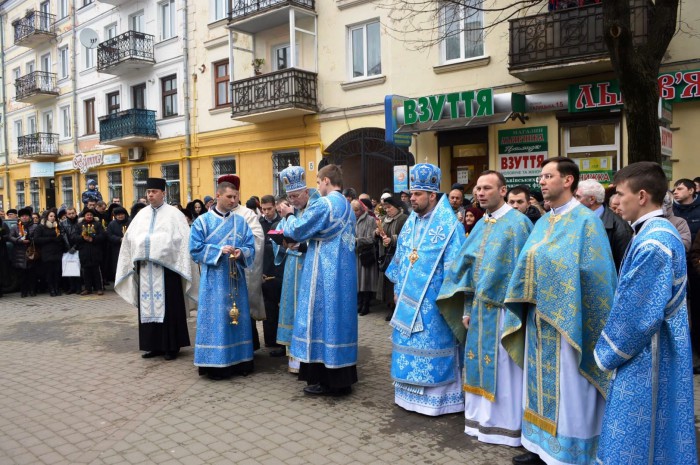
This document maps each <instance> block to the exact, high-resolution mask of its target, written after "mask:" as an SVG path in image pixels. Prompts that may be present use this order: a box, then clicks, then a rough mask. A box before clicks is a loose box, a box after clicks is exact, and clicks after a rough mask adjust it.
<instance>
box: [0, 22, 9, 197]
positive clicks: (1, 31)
mask: <svg viewBox="0 0 700 465" xmlns="http://www.w3.org/2000/svg"><path fill="white" fill-rule="evenodd" d="M5 19H7V16H0V55H1V56H2V58H0V61H1V62H2V76H3V79H4V80H5V81H4V82H3V83H2V119H3V121H2V135H3V140H4V141H5V147H3V151H4V152H5V193H6V194H7V203H6V205H3V207H4V208H5V210H7V208H8V207H9V206H10V198H11V193H10V149H9V146H10V145H9V141H8V140H7V104H6V103H5V102H6V100H7V98H6V97H7V95H6V93H7V69H6V68H5Z"/></svg>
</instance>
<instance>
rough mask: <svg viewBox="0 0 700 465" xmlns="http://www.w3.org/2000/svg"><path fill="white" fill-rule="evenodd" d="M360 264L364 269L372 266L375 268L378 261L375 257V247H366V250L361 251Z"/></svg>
mask: <svg viewBox="0 0 700 465" xmlns="http://www.w3.org/2000/svg"><path fill="white" fill-rule="evenodd" d="M359 256H360V263H361V264H362V266H363V267H365V268H368V267H370V266H373V265H374V264H375V263H377V262H376V259H375V257H374V247H372V246H370V247H365V248H364V249H360V253H359Z"/></svg>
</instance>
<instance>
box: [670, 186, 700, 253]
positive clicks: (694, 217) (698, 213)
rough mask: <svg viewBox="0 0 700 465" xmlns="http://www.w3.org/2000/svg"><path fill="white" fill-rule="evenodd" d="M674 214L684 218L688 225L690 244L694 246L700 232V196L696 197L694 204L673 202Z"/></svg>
mask: <svg viewBox="0 0 700 465" xmlns="http://www.w3.org/2000/svg"><path fill="white" fill-rule="evenodd" d="M673 214H674V215H676V216H678V217H681V218H683V219H684V220H685V221H686V222H687V223H688V227H689V228H690V242H691V244H692V243H693V242H694V241H695V236H696V235H697V234H698V231H700V195H696V196H695V200H694V201H693V203H691V204H689V205H681V204H680V203H676V202H673Z"/></svg>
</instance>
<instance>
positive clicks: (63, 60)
mask: <svg viewBox="0 0 700 465" xmlns="http://www.w3.org/2000/svg"><path fill="white" fill-rule="evenodd" d="M69 66H70V56H69V55H68V46H67V45H66V46H65V47H61V48H59V49H58V78H59V79H65V78H67V77H68V68H69Z"/></svg>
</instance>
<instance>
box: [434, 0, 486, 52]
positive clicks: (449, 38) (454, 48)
mask: <svg viewBox="0 0 700 465" xmlns="http://www.w3.org/2000/svg"><path fill="white" fill-rule="evenodd" d="M482 3H483V0H464V1H463V2H454V3H453V2H450V3H444V4H443V5H442V7H441V8H440V24H441V32H442V34H443V37H444V39H443V41H442V43H441V47H440V48H441V55H442V61H443V62H452V61H459V60H467V59H469V58H476V57H480V56H483V55H484V13H483V11H482Z"/></svg>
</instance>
